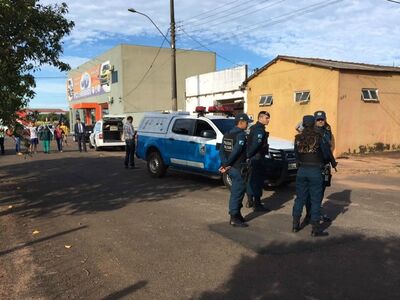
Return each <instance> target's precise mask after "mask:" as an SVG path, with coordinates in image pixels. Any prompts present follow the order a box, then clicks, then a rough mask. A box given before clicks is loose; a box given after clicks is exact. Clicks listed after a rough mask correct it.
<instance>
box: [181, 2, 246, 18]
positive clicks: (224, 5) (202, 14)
mask: <svg viewBox="0 0 400 300" xmlns="http://www.w3.org/2000/svg"><path fill="white" fill-rule="evenodd" d="M239 1H241V0H235V1H231V2H228V3H225V4H222V5H220V6H217V7H214V9H212V10H207V11H205V12H203V13H201V14H198V15H195V16H192V17H190V18H189V19H187V20H186V22H188V23H189V22H197V18H198V17H200V16H204V15H208V14H210V13H211V14H213V13H214V14H215V12H216V11H217V10H218V9H220V8H223V7H226V6H229V5H231V4H234V3H236V2H239ZM250 1H252V0H250ZM250 1H246V3H247V2H250ZM242 4H243V3H242ZM222 12H223V11H222ZM191 20H193V21H191Z"/></svg>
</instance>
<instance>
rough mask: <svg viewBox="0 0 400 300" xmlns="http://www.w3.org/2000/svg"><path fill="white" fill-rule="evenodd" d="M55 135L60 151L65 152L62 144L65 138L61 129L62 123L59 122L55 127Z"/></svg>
mask: <svg viewBox="0 0 400 300" xmlns="http://www.w3.org/2000/svg"><path fill="white" fill-rule="evenodd" d="M54 137H55V139H56V143H57V149H58V152H63V150H62V149H63V145H62V138H63V131H62V129H61V124H60V123H58V124H57V126H56V128H55V129H54Z"/></svg>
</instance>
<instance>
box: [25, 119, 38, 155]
mask: <svg viewBox="0 0 400 300" xmlns="http://www.w3.org/2000/svg"><path fill="white" fill-rule="evenodd" d="M27 129H28V130H29V134H30V146H29V151H30V152H31V153H32V152H34V153H36V152H37V145H38V144H39V139H38V131H37V128H36V127H35V124H34V123H33V122H31V123H29V126H28V127H27Z"/></svg>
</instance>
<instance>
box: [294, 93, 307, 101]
mask: <svg viewBox="0 0 400 300" xmlns="http://www.w3.org/2000/svg"><path fill="white" fill-rule="evenodd" d="M294 101H295V102H297V103H306V102H308V101H310V91H299V92H294Z"/></svg>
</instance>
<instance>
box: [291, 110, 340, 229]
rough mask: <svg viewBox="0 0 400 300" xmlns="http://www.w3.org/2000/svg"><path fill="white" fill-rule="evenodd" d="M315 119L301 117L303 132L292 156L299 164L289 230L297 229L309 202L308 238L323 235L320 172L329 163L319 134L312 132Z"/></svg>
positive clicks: (328, 156) (297, 138) (325, 145)
mask: <svg viewBox="0 0 400 300" xmlns="http://www.w3.org/2000/svg"><path fill="white" fill-rule="evenodd" d="M314 124H315V118H314V116H312V115H308V116H304V117H303V126H304V130H303V131H302V132H301V133H300V134H297V135H296V137H295V145H294V150H295V155H296V160H297V163H298V165H299V169H298V171H297V176H296V199H295V202H294V206H293V214H292V215H293V227H292V231H293V232H297V231H299V230H300V228H301V227H300V218H301V214H302V211H303V206H304V205H305V203H306V201H307V199H310V202H311V210H310V213H311V224H312V231H311V235H312V236H321V235H326V233H325V232H322V231H321V228H320V218H321V211H320V206H321V199H322V186H323V177H322V176H321V170H322V168H323V167H324V165H325V162H327V161H329V162H331V163H332V164H335V162H334V161H331V160H332V157H333V156H332V152H331V149H330V148H329V146H327V144H326V143H324V141H323V137H322V135H321V134H320V133H319V132H318V131H317V130H316V129H315V127H314Z"/></svg>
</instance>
